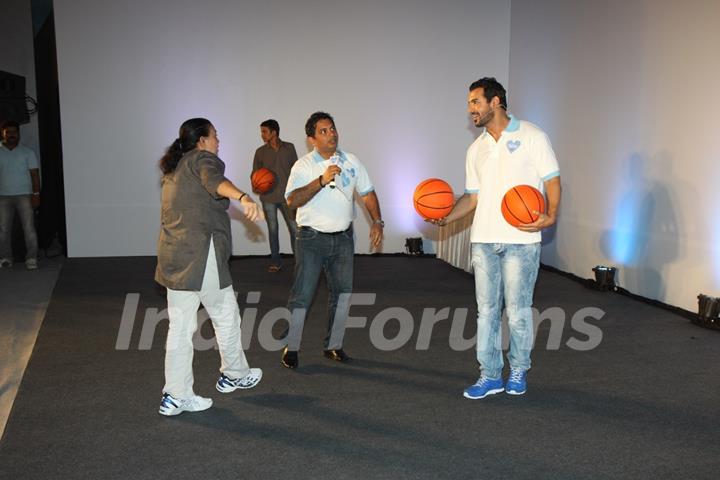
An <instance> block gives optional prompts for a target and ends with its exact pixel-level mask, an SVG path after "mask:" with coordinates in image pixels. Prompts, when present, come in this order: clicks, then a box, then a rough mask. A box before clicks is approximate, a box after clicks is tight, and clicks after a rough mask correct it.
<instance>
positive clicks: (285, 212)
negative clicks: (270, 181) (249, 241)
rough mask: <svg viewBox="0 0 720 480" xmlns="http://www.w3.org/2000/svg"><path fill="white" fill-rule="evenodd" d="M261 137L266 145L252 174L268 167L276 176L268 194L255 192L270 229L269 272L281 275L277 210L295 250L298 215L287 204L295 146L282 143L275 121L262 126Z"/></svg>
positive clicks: (262, 148) (260, 152)
mask: <svg viewBox="0 0 720 480" xmlns="http://www.w3.org/2000/svg"><path fill="white" fill-rule="evenodd" d="M260 137H261V138H262V140H263V142H265V145H263V146H262V147H260V148H258V149H257V150H256V151H255V159H254V160H253V169H252V170H253V172H255V171H256V170H258V169H260V168H263V167H265V168H267V169H268V170H270V171H271V172H272V173H273V174H274V175H275V184H274V185H273V187H272V189H270V191H269V192H267V193H260V192H255V193H258V194H259V195H260V201H261V202H262V207H263V211H264V212H265V222H267V227H268V240H269V241H270V266H269V267H268V271H269V272H279V271H280V269H281V268H282V260H281V257H280V241H279V239H278V213H277V212H278V210H280V212H281V213H282V216H283V218H284V219H285V224H286V225H287V228H288V233H289V234H290V245H291V246H292V249H293V252H294V251H295V230H296V228H297V227H296V225H295V212H293V211H291V210H290V207H288V205H287V202H285V187H286V186H287V181H288V177H289V176H290V169H291V168H292V166H293V165H294V164H295V162H296V161H297V153H296V152H295V146H294V145H293V144H292V143H289V142H283V141H282V140H280V125H279V124H278V122H277V121H276V120H273V119H270V120H265V121H264V122H262V123H261V124H260Z"/></svg>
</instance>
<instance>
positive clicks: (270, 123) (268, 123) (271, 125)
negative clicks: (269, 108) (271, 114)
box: [260, 118, 280, 135]
mask: <svg viewBox="0 0 720 480" xmlns="http://www.w3.org/2000/svg"><path fill="white" fill-rule="evenodd" d="M260 126H261V127H267V128H268V129H270V130H272V131H274V132H275V133H277V134H278V135H280V124H279V123H278V122H277V120H273V119H272V118H270V119H268V120H265V121H264V122H262V123H261V124H260Z"/></svg>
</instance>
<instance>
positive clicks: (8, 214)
mask: <svg viewBox="0 0 720 480" xmlns="http://www.w3.org/2000/svg"><path fill="white" fill-rule="evenodd" d="M0 133H1V134H2V145H0V268H7V267H11V266H12V260H13V255H12V248H11V245H10V244H11V238H12V225H13V217H14V215H15V211H16V210H17V212H18V215H19V216H20V222H21V223H22V228H23V232H24V234H25V248H26V250H27V254H26V255H25V266H26V267H27V269H28V270H34V269H36V268H37V251H38V244H37V234H36V233H35V215H34V211H33V209H34V208H37V207H39V206H40V170H39V168H40V167H39V165H38V160H37V157H36V156H35V152H33V151H32V150H30V149H29V148H28V147H26V146H24V145H20V125H18V123H17V122H12V121H9V122H5V123H3V124H2V126H0Z"/></svg>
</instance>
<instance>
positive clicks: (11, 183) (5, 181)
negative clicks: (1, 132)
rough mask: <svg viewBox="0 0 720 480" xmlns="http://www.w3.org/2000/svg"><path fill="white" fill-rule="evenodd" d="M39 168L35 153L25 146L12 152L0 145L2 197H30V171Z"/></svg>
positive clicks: (20, 146) (0, 186)
mask: <svg viewBox="0 0 720 480" xmlns="http://www.w3.org/2000/svg"><path fill="white" fill-rule="evenodd" d="M36 168H39V166H38V159H37V157H36V156H35V152H33V151H32V150H31V149H29V148H28V147H26V146H24V145H18V146H17V147H15V148H13V149H12V150H10V149H8V148H7V147H6V146H5V145H2V144H0V195H30V194H31V193H32V179H31V178H30V171H29V170H33V169H36Z"/></svg>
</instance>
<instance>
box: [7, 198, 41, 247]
mask: <svg viewBox="0 0 720 480" xmlns="http://www.w3.org/2000/svg"><path fill="white" fill-rule="evenodd" d="M31 198H32V197H31V196H30V195H11V196H0V258H6V259H8V260H10V261H12V259H13V255H12V250H11V246H10V243H11V241H12V240H11V238H12V226H13V217H14V215H15V211H16V210H17V212H18V216H19V217H20V222H21V223H22V229H23V233H24V234H25V248H26V250H27V254H26V255H25V260H30V259H33V260H34V259H36V258H37V255H38V241H37V233H36V232H35V212H34V211H33V207H32V201H31Z"/></svg>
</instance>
